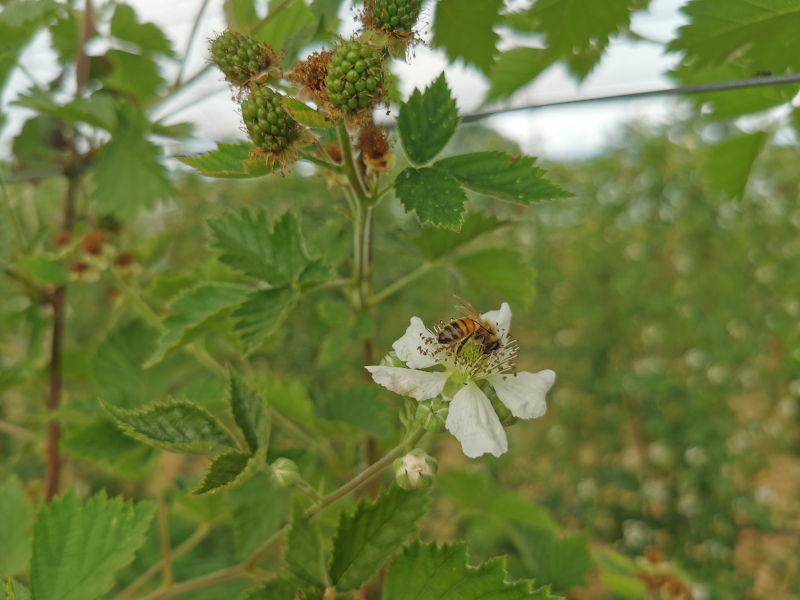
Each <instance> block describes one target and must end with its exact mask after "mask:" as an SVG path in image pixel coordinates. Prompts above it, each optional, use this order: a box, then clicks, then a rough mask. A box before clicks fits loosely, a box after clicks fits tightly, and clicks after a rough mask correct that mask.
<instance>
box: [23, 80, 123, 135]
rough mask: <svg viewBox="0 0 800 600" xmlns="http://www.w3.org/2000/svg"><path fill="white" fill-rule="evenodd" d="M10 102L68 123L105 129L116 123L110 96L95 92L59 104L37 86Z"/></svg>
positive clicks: (115, 111) (112, 126)
mask: <svg viewBox="0 0 800 600" xmlns="http://www.w3.org/2000/svg"><path fill="white" fill-rule="evenodd" d="M12 104H14V105H16V106H24V107H25V108H30V109H31V110H35V111H37V112H40V113H43V114H47V115H52V116H54V117H58V118H59V119H62V120H64V121H67V122H70V123H88V124H89V125H92V126H94V127H100V128H102V129H105V130H107V131H113V130H114V129H115V128H116V124H117V110H116V108H115V106H114V102H113V100H111V96H109V95H108V94H106V93H104V92H95V93H94V94H93V95H92V96H91V97H89V98H76V99H75V100H73V101H72V102H70V103H69V104H65V105H63V106H62V105H60V104H58V103H57V102H56V101H55V100H53V98H52V96H51V95H50V94H49V93H48V92H46V91H44V90H42V89H39V88H33V89H31V90H28V93H27V94H22V95H20V96H19V97H18V98H17V99H16V100H15V101H14V102H12Z"/></svg>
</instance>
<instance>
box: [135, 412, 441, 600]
mask: <svg viewBox="0 0 800 600" xmlns="http://www.w3.org/2000/svg"><path fill="white" fill-rule="evenodd" d="M426 433H427V432H426V431H425V429H424V428H423V427H422V426H420V425H417V426H416V427H415V428H414V429H412V430H411V431H410V432H409V433H408V435H407V436H406V438H405V439H404V440H403V441H402V442H401V443H400V444H399V445H397V446H395V447H394V448H392V449H391V450H390V451H389V452H388V454H386V456H384V457H383V458H381V459H380V460H379V461H377V462H375V463H373V464H371V465H370V466H369V467H367V468H366V469H365V470H364V471H362V472H361V473H359V474H358V475H357V476H356V477H354V478H353V479H351V480H350V481H348V482H347V483H345V484H344V485H343V486H342V487H340V488H339V489H337V490H336V491H334V492H331V493H330V494H328V495H327V496H325V497H323V498H322V500H320V502H319V503H318V504H315V505H313V506H311V507H310V508H309V509H308V510H307V511H306V514H305V517H306V519H312V518H314V517H315V516H316V515H318V514H319V513H320V512H322V511H323V510H325V509H326V508H327V507H329V506H330V505H331V504H333V503H334V502H336V501H337V500H339V499H341V498H343V497H344V496H346V495H347V494H349V493H350V492H352V491H354V490H356V489H358V488H359V487H361V486H363V485H364V484H366V483H367V482H369V481H370V480H371V479H372V478H373V477H375V476H376V475H378V473H380V472H381V471H382V470H383V469H384V468H386V467H387V466H389V465H390V464H392V462H393V461H394V459H395V458H397V457H398V456H400V455H401V454H403V453H404V452H407V451H408V449H409V448H410V447H412V446H414V445H416V443H417V442H418V441H419V440H420V439H422V437H423V436H424V435H425V434H426ZM288 530H289V525H284V526H283V527H282V528H281V529H279V530H278V531H276V532H275V533H274V534H273V535H272V536H271V537H270V538H269V539H268V540H267V541H266V542H264V543H263V544H262V545H261V546H260V547H259V548H257V549H256V550H255V551H254V552H253V553H252V554H251V555H250V556H248V557H247V558H246V559H244V560H243V561H242V562H240V563H239V564H237V565H233V566H232V567H227V568H225V569H221V570H219V571H215V572H213V573H209V574H207V575H203V576H202V577H196V578H195V579H189V580H188V581H181V582H179V583H175V584H173V585H172V586H170V587H168V588H163V589H160V590H156V591H155V592H153V593H151V594H148V595H147V596H145V597H144V598H143V599H142V600H166V599H167V598H173V597H175V596H180V595H181V594H188V593H190V592H194V591H197V590H201V589H204V588H207V587H211V586H212V585H217V584H220V583H224V582H226V581H231V580H233V579H238V578H240V577H247V576H250V574H251V572H252V570H253V569H254V568H255V566H256V564H257V563H258V561H259V560H261V559H262V558H263V557H264V556H266V555H267V554H269V552H271V551H272V549H273V548H274V547H275V546H277V544H278V543H279V542H280V540H281V538H282V537H283V535H284V534H285V533H286V532H287V531H288Z"/></svg>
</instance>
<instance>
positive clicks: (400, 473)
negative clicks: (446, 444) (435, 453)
mask: <svg viewBox="0 0 800 600" xmlns="http://www.w3.org/2000/svg"><path fill="white" fill-rule="evenodd" d="M393 466H394V472H395V480H396V481H397V485H399V486H400V487H401V488H403V489H404V490H426V489H428V488H429V487H431V485H433V480H434V479H436V471H438V470H439V461H438V460H436V459H435V458H433V457H432V456H431V455H429V454H428V453H427V452H425V451H424V450H423V449H422V448H414V450H412V451H411V452H409V453H408V454H406V455H405V456H403V457H402V458H398V459H397V460H395V461H394V463H393Z"/></svg>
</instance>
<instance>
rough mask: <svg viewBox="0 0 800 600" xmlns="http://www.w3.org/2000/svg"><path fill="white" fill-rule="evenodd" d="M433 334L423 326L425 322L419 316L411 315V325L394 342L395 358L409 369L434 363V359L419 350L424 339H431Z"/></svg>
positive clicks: (423, 345) (422, 346)
mask: <svg viewBox="0 0 800 600" xmlns="http://www.w3.org/2000/svg"><path fill="white" fill-rule="evenodd" d="M433 337H434V335H433V334H432V333H431V332H430V331H428V330H427V329H426V328H425V323H423V322H422V319H420V318H419V317H411V325H409V326H408V329H406V332H405V334H404V335H403V337H401V338H400V339H399V340H397V341H396V342H395V343H394V344H392V348H394V351H395V353H396V354H397V358H399V359H400V360H402V361H403V362H404V363H406V364H407V365H408V366H409V367H410V368H411V369H424V368H426V367H432V366H433V365H435V364H436V359H435V358H433V356H431V355H429V354H423V353H422V352H420V348H423V349H424V348H425V345H426V342H425V340H428V339H433Z"/></svg>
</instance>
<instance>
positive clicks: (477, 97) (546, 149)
mask: <svg viewBox="0 0 800 600" xmlns="http://www.w3.org/2000/svg"><path fill="white" fill-rule="evenodd" d="M129 3H130V4H131V5H132V6H133V7H134V8H135V10H136V12H137V14H138V16H139V19H140V20H142V21H151V22H154V23H156V24H157V25H158V26H159V27H161V28H162V29H163V30H164V31H165V33H166V34H167V36H168V37H170V39H172V41H173V44H174V47H175V49H176V50H177V51H178V53H179V54H182V53H183V51H184V49H185V48H186V43H187V40H188V37H189V34H190V31H191V28H192V25H193V23H194V19H195V16H196V14H197V11H198V10H199V7H200V5H201V4H202V2H201V0H172V1H169V2H165V1H164V0H129ZM222 4H223V0H211V2H210V5H209V7H208V9H207V10H206V12H205V15H204V17H203V19H202V21H201V24H200V29H199V34H198V35H197V38H196V39H195V42H194V44H193V47H192V49H191V59H190V61H189V64H188V69H187V73H188V74H189V75H191V74H193V73H194V72H195V71H197V70H199V69H201V68H202V67H203V66H204V64H205V60H206V56H207V50H206V44H207V40H208V38H210V37H213V36H214V33H215V32H220V31H222V30H223V29H224V28H225V20H224V17H223V13H222ZM262 4H264V5H265V4H266V2H263V3H262ZM528 4H530V2H525V1H524V0H514V5H515V6H516V5H518V6H525V5H528ZM683 4H685V2H684V1H683V0H652V2H651V7H650V10H649V11H647V12H642V13H637V15H636V16H635V17H634V19H633V24H632V29H633V30H634V31H635V32H636V33H638V34H640V35H643V36H645V37H647V38H649V39H653V40H658V41H667V40H670V39H672V37H673V36H674V34H675V30H676V29H677V28H678V27H679V26H680V25H682V24H683V23H684V22H685V17H684V16H683V15H681V14H680V13H679V10H678V9H679V8H680V6H681V5H683ZM263 12H265V8H264V7H262V14H263ZM340 16H341V17H342V25H343V27H346V28H348V29H346V30H343V31H342V33H343V35H345V36H346V35H348V34H349V33H350V30H351V29H352V28H355V26H356V24H355V23H354V22H353V19H352V12H351V8H350V5H349V4H348V5H346V6H344V7H343V8H342V13H341V15H340ZM429 33H430V32H429V31H428V32H426V34H427V35H429ZM501 33H502V32H501ZM503 43H504V44H506V45H509V44H510V40H504V41H503ZM502 48H503V47H502V46H501V49H502ZM104 50H105V46H103V45H102V43H100V44H98V45H97V46H96V47H95V48H90V53H92V54H95V53H102V52H103V51H104ZM22 60H23V61H24V64H25V65H27V67H28V70H29V72H30V73H31V74H32V75H33V77H34V78H36V79H37V80H38V81H39V82H42V83H43V82H46V81H49V80H50V79H52V78H54V77H55V76H56V74H57V68H56V63H55V57H54V55H53V53H52V51H51V50H50V40H49V36H48V35H47V34H46V33H44V34H42V35H40V36H39V37H37V38H36V39H34V41H33V42H32V43H31V44H30V46H29V47H28V49H27V50H26V51H25V53H24V56H23V59H22ZM676 60H677V57H676V56H675V55H665V54H664V53H663V46H661V45H660V44H655V43H650V42H638V43H633V42H630V41H626V40H618V41H612V43H611V45H610V46H609V48H608V50H607V52H606V54H605V55H604V57H603V60H602V62H601V63H600V65H599V66H598V67H596V68H595V70H594V71H593V72H592V74H591V75H590V76H589V77H588V78H587V79H586V80H585V81H584V82H583V83H582V84H580V85H578V84H576V83H575V81H574V79H572V78H571V77H570V76H569V75H568V74H567V72H566V70H565V69H563V68H562V67H561V66H560V65H556V66H554V67H551V68H550V69H548V70H547V71H546V72H545V73H544V74H543V75H541V76H540V77H539V78H538V79H537V80H536V82H535V83H534V84H533V85H530V86H528V87H526V88H524V89H522V90H520V91H518V92H517V93H516V94H515V95H514V96H513V97H512V98H511V100H510V101H509V102H508V104H510V105H514V106H516V105H527V104H538V103H543V102H551V101H560V100H568V99H572V98H581V97H591V96H598V95H609V94H618V93H626V92H634V91H643V90H649V89H656V88H663V87H668V86H670V85H671V83H670V81H669V80H668V79H666V78H665V77H664V76H663V73H665V72H666V71H667V70H669V69H670V68H671V67H672V66H673V65H674V64H675V62H676ZM443 70H444V71H445V72H446V76H447V81H448V83H449V84H450V87H451V89H452V90H453V92H454V94H455V96H456V99H457V104H458V108H459V111H460V112H461V113H462V114H466V113H470V112H474V111H476V110H478V109H479V105H480V101H481V99H482V98H483V96H484V93H485V92H486V90H487V89H488V83H487V81H486V80H485V79H484V77H483V75H482V74H481V73H480V72H479V71H477V70H476V69H474V68H472V67H464V66H463V65H462V64H460V63H457V64H456V65H453V66H448V65H447V60H446V59H445V58H444V55H443V53H441V52H439V51H435V50H430V49H428V48H426V47H424V46H418V47H417V49H416V53H415V56H414V57H413V58H412V59H411V60H410V62H409V64H403V63H395V65H394V66H393V72H395V73H396V74H397V76H398V78H399V80H400V84H401V86H400V87H401V92H402V93H403V94H404V96H407V95H408V94H409V93H410V92H411V91H412V90H413V89H414V88H415V87H417V88H424V87H425V86H426V85H428V84H429V83H430V82H431V81H433V80H434V79H435V78H436V77H438V76H439V74H440V73H441V72H442V71H443ZM176 71H177V66H174V65H166V64H165V75H166V76H167V79H168V80H170V78H171V77H173V78H174V76H175V74H176ZM29 85H30V81H29V80H28V78H27V77H26V76H25V75H23V74H21V73H19V72H16V73H15V74H14V75H13V77H12V80H11V81H10V82H9V84H8V86H7V88H6V90H5V92H4V94H3V106H4V109H5V110H6V113H7V116H8V117H9V118H10V122H9V123H8V124H7V125H6V127H5V129H4V130H3V132H2V135H0V151H1V152H2V154H3V155H5V156H7V155H8V148H9V144H10V140H11V139H12V138H13V136H14V135H16V134H17V133H18V132H19V129H20V127H21V126H22V123H23V121H24V119H25V118H27V117H28V116H29V115H30V112H29V111H25V110H23V109H18V108H14V107H8V102H9V101H10V100H11V99H13V97H15V96H16V95H17V94H19V93H20V91H23V90H24V89H25V88H27V87H28V86H29ZM185 105H191V106H189V107H188V108H186V109H185V110H182V111H180V112H178V113H176V114H175V115H174V117H172V118H171V119H170V121H173V122H177V121H192V122H194V123H196V124H197V129H196V132H197V135H198V136H199V138H200V139H201V145H200V146H196V147H195V148H193V150H196V149H197V148H206V149H208V148H213V147H214V143H215V142H216V141H220V140H231V139H236V138H241V139H244V137H245V134H243V133H242V131H241V123H240V120H239V119H240V117H239V115H238V114H237V113H236V111H235V105H234V104H233V103H232V102H231V93H230V90H229V87H228V85H227V84H226V83H225V82H224V81H222V79H221V77H220V76H219V74H218V73H217V72H216V71H215V70H210V71H209V72H208V73H207V74H206V76H205V77H203V79H202V80H200V81H199V82H198V83H197V84H196V85H195V86H193V87H192V88H191V89H189V90H187V91H186V92H185V93H183V94H181V95H180V96H179V97H178V98H176V101H175V102H174V103H171V104H169V105H168V106H165V107H164V110H163V111H162V112H161V113H160V114H157V115H156V116H162V115H163V114H166V113H168V112H172V111H173V110H174V109H177V108H180V107H182V106H185ZM671 106H673V105H672V104H671V101H669V100H666V99H642V100H629V101H619V102H612V103H608V102H604V103H592V104H578V105H573V106H566V107H554V108H545V109H536V110H532V111H527V112H523V113H513V114H509V115H504V116H497V117H492V118H491V119H489V120H488V121H487V123H488V124H489V125H490V126H491V127H493V128H495V129H496V130H498V131H499V132H500V133H502V134H503V135H505V136H506V137H509V138H511V139H513V140H515V141H517V142H518V143H519V144H520V145H521V147H522V150H523V151H524V152H525V153H528V154H532V155H534V156H543V157H547V158H550V159H554V160H555V159H564V158H578V157H582V156H587V155H590V154H593V153H596V152H597V151H599V150H600V149H602V147H603V146H604V145H605V144H606V143H607V141H608V140H609V137H610V136H612V135H613V134H614V132H615V131H616V130H617V129H618V128H619V126H620V124H622V123H624V122H626V121H628V120H630V119H633V118H646V119H650V120H656V121H657V120H662V119H665V118H666V117H667V115H668V114H669V112H670V107H671ZM167 151H168V153H171V154H173V153H181V152H186V151H188V149H187V148H185V147H177V146H173V147H170V148H168V150H167Z"/></svg>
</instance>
